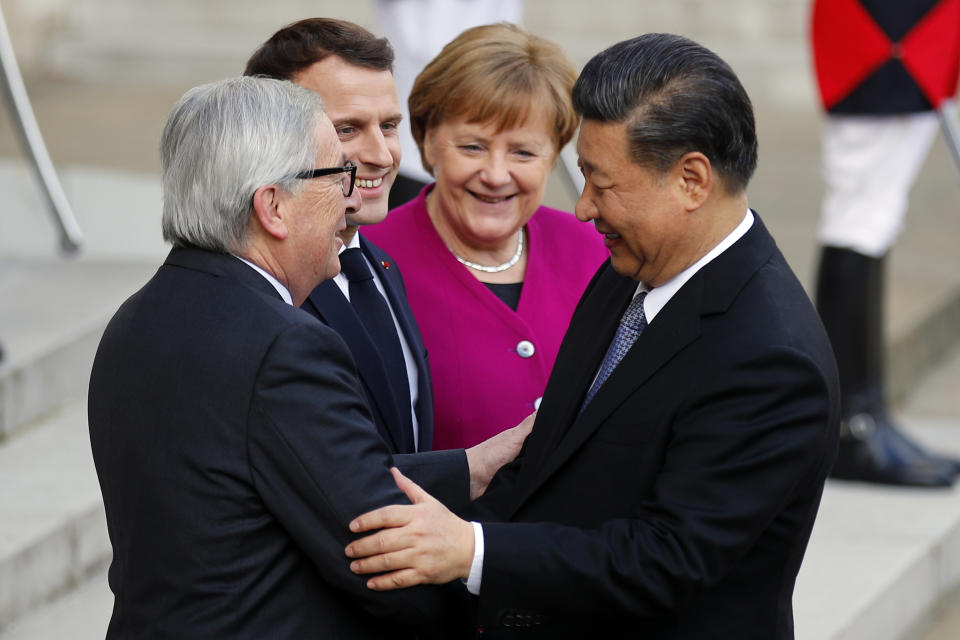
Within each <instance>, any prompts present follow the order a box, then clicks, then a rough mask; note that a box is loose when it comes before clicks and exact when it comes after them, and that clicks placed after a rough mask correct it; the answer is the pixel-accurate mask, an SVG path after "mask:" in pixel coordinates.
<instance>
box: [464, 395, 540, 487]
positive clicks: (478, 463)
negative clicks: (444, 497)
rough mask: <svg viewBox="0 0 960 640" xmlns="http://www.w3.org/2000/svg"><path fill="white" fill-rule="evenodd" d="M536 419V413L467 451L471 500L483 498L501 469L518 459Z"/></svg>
mask: <svg viewBox="0 0 960 640" xmlns="http://www.w3.org/2000/svg"><path fill="white" fill-rule="evenodd" d="M536 417H537V412H536V411H534V412H533V413H531V414H530V415H529V416H527V417H526V418H524V419H523V421H522V422H521V423H520V424H518V425H517V426H515V427H511V428H510V429H506V430H505V431H501V432H500V433H498V434H497V435H495V436H493V437H492V438H489V439H487V440H484V441H483V442H481V443H480V444H478V445H476V446H473V447H470V448H469V449H467V464H468V466H469V467H470V499H471V500H476V499H477V498H479V497H480V496H482V495H483V492H484V491H486V490H487V485H489V484H490V480H492V479H493V476H494V475H495V474H496V473H497V471H499V470H500V467H502V466H503V465H505V464H506V463H508V462H510V461H511V460H513V459H514V458H516V457H517V454H518V453H520V448H521V447H523V441H524V440H526V439H527V436H528V435H530V431H531V430H532V429H533V422H534V420H535V419H536Z"/></svg>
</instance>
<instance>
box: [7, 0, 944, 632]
mask: <svg viewBox="0 0 960 640" xmlns="http://www.w3.org/2000/svg"><path fill="white" fill-rule="evenodd" d="M808 5H809V3H808V1H807V0H777V1H775V2H771V1H770V0H731V1H730V2H722V3H718V2H716V1H710V0H676V1H675V2H657V3H653V2H640V3H637V2H635V0H608V1H606V2H602V3H594V4H583V3H568V4H565V5H564V6H563V8H562V10H559V11H558V10H557V9H556V8H555V6H554V3H553V2H550V1H548V0H527V3H526V6H527V17H526V24H527V26H528V27H529V28H531V29H532V30H534V31H536V32H538V33H542V34H544V35H546V36H548V37H550V38H552V39H554V40H556V41H558V42H560V43H561V44H563V46H564V47H565V48H567V50H568V52H569V53H570V55H571V57H572V58H573V59H574V61H575V62H576V63H578V64H582V63H583V62H585V61H586V59H587V58H589V57H590V56H591V55H592V54H593V53H595V52H597V51H598V50H600V49H601V48H603V47H605V46H607V45H609V44H611V43H613V42H615V41H617V40H619V39H622V38H624V37H628V36H631V35H634V34H636V33H641V32H645V31H673V32H680V33H685V34H687V35H690V36H691V37H694V38H696V39H699V40H700V41H702V42H703V43H704V44H706V45H708V46H710V47H713V48H715V49H716V50H717V51H718V52H719V53H721V55H723V56H724V57H725V58H726V59H727V60H728V61H729V62H730V63H731V65H732V66H733V67H734V68H735V69H736V70H737V71H738V73H739V74H740V75H741V77H742V79H743V81H744V84H745V85H746V86H747V89H748V91H749V92H750V93H751V96H752V97H753V98H754V101H755V104H756V108H757V117H758V127H759V134H760V142H761V154H760V167H759V169H758V172H757V175H756V177H755V179H754V181H753V183H752V186H751V189H750V201H751V205H752V206H753V207H754V208H755V209H756V210H757V211H758V212H759V213H760V215H761V216H762V217H763V219H764V221H765V223H766V224H767V226H768V227H769V228H770V229H771V231H772V232H773V234H774V236H775V237H776V238H777V240H778V242H779V244H780V246H781V248H782V249H783V251H784V253H785V255H786V256H787V258H788V260H789V261H790V263H791V265H792V266H793V267H794V270H795V271H796V272H797V273H798V275H799V276H800V277H801V279H802V280H804V281H805V282H810V281H811V280H812V275H813V267H814V262H815V245H816V239H815V229H816V222H817V217H818V215H819V212H818V206H819V198H820V194H821V189H822V187H821V186H820V179H819V175H818V167H819V161H818V152H819V148H818V118H817V112H816V107H815V101H814V99H813V94H812V81H811V80H810V75H809V62H808V60H807V57H806V55H807V54H806V48H805V44H804V43H805V29H806V23H807V11H808V8H809V7H808ZM28 8H29V11H28V10H27V9H28ZM4 9H5V12H6V15H7V19H8V21H9V22H10V23H11V32H12V35H13V37H14V41H15V45H18V46H20V45H23V47H22V49H21V50H22V51H23V52H24V53H25V54H26V62H27V64H28V65H29V66H31V67H32V68H33V69H34V70H35V72H36V73H37V74H40V75H42V76H43V77H44V78H45V79H46V82H47V83H48V84H47V85H46V86H45V89H44V91H43V92H37V93H34V94H33V97H34V100H35V108H36V110H37V114H38V119H39V120H40V124H41V127H42V129H43V130H44V134H45V136H46V137H47V140H48V144H49V145H50V148H51V153H52V154H53V156H54V161H55V162H57V163H58V165H61V164H66V166H65V167H63V166H62V167H61V169H62V173H61V179H62V181H63V183H64V188H65V190H66V191H67V195H68V197H70V199H71V202H72V204H73V207H74V210H75V211H76V213H77V217H78V219H79V221H80V224H81V226H82V227H83V229H84V231H85V232H86V234H87V237H88V244H87V247H86V250H85V252H84V254H83V256H82V257H81V258H79V259H74V260H69V261H67V260H63V259H60V258H58V257H57V256H56V255H55V253H54V247H55V245H56V240H55V236H54V234H53V232H52V231H51V230H50V225H49V223H48V221H47V220H46V212H45V211H44V210H43V203H42V201H41V200H40V198H39V195H38V194H37V191H36V185H35V183H34V182H33V179H32V176H31V175H30V174H29V173H28V172H27V171H26V170H25V169H24V168H23V166H22V162H20V161H19V160H18V159H16V153H17V151H16V150H15V148H16V147H15V144H14V145H13V147H12V148H11V146H10V145H9V144H5V143H4V141H3V139H2V137H3V135H2V132H0V156H7V157H5V158H0V191H2V192H3V193H4V194H5V204H4V209H3V211H0V343H2V344H3V347H4V351H5V353H6V359H5V360H4V361H3V362H2V363H0V640H37V639H40V638H43V639H47V638H61V637H64V638H67V637H68V638H75V639H78V640H84V639H86V638H98V637H103V634H104V631H105V628H106V624H107V621H108V619H109V615H110V607H111V606H112V598H111V596H110V594H109V591H108V589H107V588H106V574H105V567H106V565H107V563H108V561H109V557H110V547H109V541H108V538H107V535H106V527H105V523H104V517H103V506H102V502H101V499H100V493H99V487H98V485H97V482H96V475H95V472H94V469H93V464H92V460H91V455H90V448H89V441H88V438H87V426H86V411H85V404H84V398H85V395H86V386H87V380H88V376H89V370H90V364H91V361H92V358H93V354H94V351H95V348H96V344H97V342H98V339H99V336H100V333H101V332H102V330H103V327H104V326H105V323H106V322H107V320H108V319H109V317H110V316H111V315H112V313H113V312H114V311H115V309H116V308H117V306H118V305H119V304H120V303H121V302H122V301H123V300H124V299H125V298H126V297H127V296H128V295H130V294H131V293H132V292H133V291H135V290H136V289H137V288H138V287H139V286H140V285H141V284H142V283H143V282H145V281H146V280H147V279H148V278H149V277H150V275H151V274H152V273H153V272H154V270H155V269H156V267H157V265H158V264H159V262H160V261H161V260H162V257H163V255H164V253H165V247H164V246H163V244H162V242H161V241H160V239H159V210H160V191H159V187H158V184H159V180H158V178H157V176H156V174H155V172H152V173H151V171H153V170H154V167H155V162H156V161H155V155H156V152H155V149H156V142H155V140H152V139H151V140H147V139H146V138H147V137H149V136H144V131H155V132H157V133H158V132H159V130H160V124H161V123H160V122H159V117H158V116H157V113H156V112H157V110H156V109H154V110H153V111H150V110H149V108H148V104H147V103H148V102H149V100H150V98H149V97H145V96H147V95H148V94H145V93H143V92H140V93H135V92H129V91H117V90H114V89H111V88H109V87H107V86H106V85H104V86H102V87H101V86H98V85H96V84H95V83H96V82H104V81H106V80H109V81H110V82H112V83H115V86H124V83H126V84H128V85H135V84H137V83H139V84H141V85H151V86H152V85H154V84H160V83H170V85H174V86H182V88H183V89H185V88H187V87H188V86H190V85H191V84H194V83H197V82H202V81H207V80H212V79H215V78H218V77H222V76H224V75H228V74H233V73H237V72H239V70H240V67H241V66H242V63H243V61H244V60H245V59H246V56H247V55H248V54H249V52H250V51H251V50H252V49H253V48H254V47H255V46H256V45H257V43H259V42H260V41H262V40H263V39H264V38H265V37H267V36H268V35H269V34H270V33H271V32H272V31H273V30H274V29H275V28H277V27H279V26H280V25H282V24H284V23H285V22H289V21H292V20H295V19H298V18H301V17H304V16H307V15H335V16H339V17H344V18H347V19H352V20H355V21H358V22H361V23H362V24H365V25H367V26H370V27H372V28H376V27H375V25H376V15H375V12H374V10H373V4H372V2H369V1H368V2H359V3H347V4H344V3H342V2H339V3H335V2H331V1H329V0H315V1H310V2H308V1H307V0H286V1H285V2H284V3H281V4H280V5H279V6H278V5H276V3H274V4H273V5H265V4H263V3H257V2H253V1H252V0H239V1H234V2H229V3H228V2H226V0H210V1H208V2H194V1H193V0H171V1H170V2H166V3H155V2H148V1H147V0H88V1H86V2H79V3H78V2H70V1H69V0H44V1H43V2H39V1H38V0H11V1H10V2H5V3H4ZM18 9H19V22H18V23H16V24H21V25H27V26H30V25H41V26H43V28H38V29H35V30H34V31H33V32H30V30H28V29H19V30H15V29H14V23H15V21H16V20H17V11H18ZM51 16H52V17H51ZM31 33H32V35H31ZM31 52H33V56H32V59H31ZM59 77H69V78H72V79H73V81H74V82H80V81H82V82H85V83H87V84H85V85H83V86H85V87H87V88H86V89H84V93H82V95H80V99H78V94H77V93H75V92H71V91H74V90H71V89H69V88H68V89H67V90H65V91H64V90H61V89H59V88H58V85H57V82H56V78H59ZM170 85H168V86H170ZM78 86H79V85H78ZM91 87H92V88H91ZM31 88H32V87H30V86H28V90H30V89H31ZM179 92H180V90H178V91H175V92H173V93H174V94H175V95H173V96H169V97H168V96H167V95H165V94H160V95H159V98H158V99H161V100H163V101H164V102H166V103H168V104H172V100H173V99H175V97H176V95H179ZM65 105H66V106H65ZM67 107H69V108H67ZM81 111H82V112H83V113H86V114H89V112H94V114H93V115H92V116H89V117H87V119H83V118H82V117H80V115H82V114H79V112H81ZM148 112H149V117H147V115H146V114H147V113H148ZM98 118H99V119H98ZM2 123H3V120H2V118H0V124H2ZM130 141H135V142H136V144H130ZM125 143H126V144H125ZM11 149H13V150H11ZM90 158H95V161H93V162H91V160H90ZM64 161H67V162H66V163H65V162H64ZM94 165H95V166H94ZM131 168H136V169H142V170H144V171H146V173H136V172H133V171H130V169H131ZM546 201H547V203H548V204H550V205H553V206H557V207H560V208H564V209H567V210H569V209H571V207H572V200H571V198H570V196H569V194H567V193H566V192H565V191H564V189H563V187H562V183H561V182H560V181H559V180H556V179H554V180H552V181H551V183H550V187H549V188H548V193H547V198H546ZM958 212H960V186H958V180H957V174H956V171H955V169H954V168H953V166H952V165H951V163H950V159H949V157H948V155H947V153H946V151H945V149H944V148H943V145H942V144H941V143H937V144H936V145H935V147H934V149H933V151H932V153H931V155H930V157H929V158H928V161H927V163H926V165H925V167H924V169H923V172H922V173H921V176H920V179H919V180H918V182H917V185H916V186H915V189H914V193H913V196H912V200H911V211H910V214H909V219H908V222H907V230H906V232H905V234H904V236H903V237H902V239H901V240H900V241H899V242H898V244H897V247H896V250H895V251H894V253H893V256H892V259H891V264H890V276H891V282H890V296H889V300H888V309H887V314H888V317H889V349H890V351H889V353H890V359H889V369H890V383H891V384H890V387H891V392H892V394H893V396H894V397H895V398H896V399H897V400H898V401H899V404H898V407H899V410H900V415H901V416H902V419H903V421H904V424H905V425H906V426H907V428H908V429H910V430H911V432H912V433H913V434H915V435H916V436H917V437H918V438H920V439H921V440H922V441H924V442H926V443H928V444H929V445H931V446H932V447H934V448H936V449H938V450H942V451H952V452H954V453H955V454H957V455H960V351H958V347H957V345H960V253H958V252H957V251H956V244H957V238H960V213H958ZM958 585H960V488H958V489H953V490H947V491H915V490H914V491H911V490H898V489H889V488H879V487H871V486H860V485H856V484H842V483H829V484H828V487H827V490H826V493H825V495H824V501H823V506H822V508H821V513H820V517H819V519H818V522H817V525H816V527H815V529H814V533H813V537H812V539H811V544H810V548H809V550H808V553H807V558H806V561H805V563H804V567H803V569H802V571H801V575H800V578H799V581H798V585H797V591H796V598H795V617H796V629H797V638H798V639H799V640H861V639H862V640H906V639H909V638H921V637H922V636H921V634H922V633H923V630H924V628H925V627H926V626H927V624H928V623H929V621H930V619H931V617H932V616H933V615H934V613H935V612H936V610H937V607H938V606H939V603H940V602H941V601H942V599H944V598H946V597H948V595H949V594H950V593H951V591H952V590H953V589H956V588H957V586H958ZM944 637H960V631H957V635H955V636H944ZM925 640H926V639H925Z"/></svg>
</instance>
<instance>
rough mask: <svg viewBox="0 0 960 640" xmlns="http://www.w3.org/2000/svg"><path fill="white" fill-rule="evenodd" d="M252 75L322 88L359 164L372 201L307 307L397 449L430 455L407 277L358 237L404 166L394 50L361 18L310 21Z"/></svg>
mask: <svg viewBox="0 0 960 640" xmlns="http://www.w3.org/2000/svg"><path fill="white" fill-rule="evenodd" d="M244 74H245V75H261V76H267V77H271V78H278V79H281V80H290V81H292V82H296V83H297V84H299V85H301V86H304V87H306V88H307V89H310V90H312V91H315V92H316V93H318V94H319V95H320V97H321V98H322V99H323V103H324V108H325V110H326V113H327V115H328V116H329V117H330V119H331V120H332V121H333V125H334V128H335V129H336V131H337V135H338V136H339V138H340V142H341V144H342V145H343V150H344V153H346V154H347V158H348V159H349V160H350V162H352V163H354V164H355V165H357V191H359V192H360V194H361V195H362V197H363V204H362V206H361V207H360V208H359V209H358V210H356V211H353V212H350V213H348V215H347V228H346V229H345V230H344V231H342V232H340V237H341V239H342V240H343V244H344V249H343V250H342V254H341V256H340V262H341V264H342V266H343V270H342V271H341V273H340V274H339V275H337V276H336V277H334V278H332V279H330V280H326V281H324V282H322V283H320V285H319V286H318V287H317V288H316V289H314V290H313V291H312V292H311V293H310V295H309V296H308V297H307V299H306V301H305V302H304V304H303V308H304V309H305V310H306V311H309V312H310V313H311V314H313V315H315V316H316V317H317V318H319V319H320V320H322V321H323V322H324V323H326V324H327V325H329V326H330V327H332V328H333V329H334V330H336V331H337V333H339V334H340V336H341V337H342V338H343V339H344V341H345V342H346V343H347V346H348V347H349V348H350V351H351V353H352V354H353V357H354V360H356V362H357V368H358V370H359V373H360V380H361V381H362V382H363V390H364V393H365V394H366V396H367V400H368V402H369V404H370V408H371V411H372V413H373V418H374V422H375V423H376V425H377V429H378V430H379V431H380V434H381V435H382V436H383V439H384V440H385V441H386V442H387V444H388V446H389V447H390V450H391V451H392V452H394V453H412V452H414V451H430V450H431V448H432V443H433V395H432V383H431V381H430V368H429V366H428V362H427V353H426V348H425V347H424V344H423V339H422V338H421V337H420V330H419V329H418V328H417V323H416V320H415V319H414V317H413V311H412V310H411V309H410V304H409V303H408V302H407V294H406V290H405V289H404V285H403V278H402V277H401V275H400V271H399V269H398V268H397V266H396V264H395V263H394V262H393V259H392V258H391V257H390V256H389V255H387V254H386V253H385V252H384V251H382V250H381V249H380V248H379V247H377V246H376V245H374V244H373V243H372V242H370V241H369V240H367V239H366V238H363V237H362V236H361V235H360V234H359V233H357V229H358V227H359V226H362V225H366V224H376V223H378V222H380V221H382V220H383V219H384V218H385V217H386V215H387V199H388V196H389V194H390V187H391V186H392V185H393V182H394V180H395V179H396V177H397V169H398V167H399V166H400V153H401V151H400V139H399V136H398V129H397V127H398V126H399V124H400V119H401V118H402V115H401V112H400V105H399V104H398V102H397V88H396V84H395V83H394V80H393V49H391V47H390V43H389V42H387V40H386V39H384V38H377V37H376V36H374V35H373V34H372V33H370V32H369V31H367V30H366V29H364V28H363V27H360V26H358V25H356V24H353V23H352V22H347V21H345V20H334V19H328V18H308V19H305V20H301V21H299V22H295V23H293V24H291V25H288V26H286V27H284V28H282V29H280V30H279V31H277V32H276V33H275V34H273V35H272V36H271V37H270V39H269V40H267V41H266V42H264V43H263V45H261V47H260V48H259V49H257V51H256V52H255V53H254V54H253V55H252V56H251V57H250V60H249V61H248V62H247V67H246V69H245V71H244ZM370 275H372V279H371V278H370ZM364 287H366V290H365V289H364Z"/></svg>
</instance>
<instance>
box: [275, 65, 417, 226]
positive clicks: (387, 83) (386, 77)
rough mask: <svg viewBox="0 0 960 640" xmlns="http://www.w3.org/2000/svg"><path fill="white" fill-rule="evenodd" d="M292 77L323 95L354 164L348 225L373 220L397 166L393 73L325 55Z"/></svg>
mask: <svg viewBox="0 0 960 640" xmlns="http://www.w3.org/2000/svg"><path fill="white" fill-rule="evenodd" d="M293 80H294V82H296V83H297V84H299V85H301V86H303V87H306V88H307V89H310V90H311V91H314V92H316V93H318V94H319V95H320V97H321V98H322V99H323V103H324V110H325V112H326V114H327V115H328V116H329V117H330V120H331V121H332V122H333V126H334V128H335V129H336V132H337V136H338V137H339V139H340V143H341V144H342V145H343V151H344V153H346V154H347V158H348V159H349V160H350V161H351V162H353V163H354V164H356V165H357V183H356V190H357V191H358V192H359V193H360V195H361V196H362V197H363V204H362V206H361V207H360V209H359V211H357V212H356V213H351V214H350V215H348V216H347V223H348V224H349V225H351V226H355V225H364V224H376V223H377V222H380V221H382V220H383V219H384V218H385V217H386V215H387V198H388V196H389V194H390V187H391V186H393V181H394V179H396V177H397V168H398V167H399V166H400V139H399V137H398V135H397V126H398V125H399V124H400V119H401V117H402V116H401V114H400V105H399V103H398V102H397V87H396V84H394V81H393V74H391V73H390V72H389V71H377V70H375V69H370V68H368V67H361V66H358V65H354V64H350V63H348V62H346V61H344V60H343V58H340V57H338V56H329V57H327V58H325V59H323V60H321V61H320V62H315V63H314V64H312V65H310V66H309V67H307V68H306V69H305V70H303V71H301V72H300V73H298V74H297V75H296V76H295V77H294V78H293Z"/></svg>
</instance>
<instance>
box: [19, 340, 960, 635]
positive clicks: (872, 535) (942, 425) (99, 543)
mask: <svg viewBox="0 0 960 640" xmlns="http://www.w3.org/2000/svg"><path fill="white" fill-rule="evenodd" d="M954 360H955V361H956V362H957V364H960V358H954ZM954 368H955V369H957V371H960V367H958V366H957V365H956V364H955V365H954ZM957 381H958V382H960V378H958V379H957ZM905 425H906V428H907V429H908V430H909V431H910V433H911V434H912V435H914V436H916V437H918V438H920V439H921V440H922V441H923V442H924V443H926V444H928V445H930V446H932V447H935V448H936V449H937V450H939V451H944V452H946V451H952V452H953V453H954V454H957V455H960V419H950V420H943V419H931V418H913V417H909V416H907V417H906V418H905ZM74 426H76V425H74ZM77 431H83V435H84V436H85V429H72V433H71V434H69V436H68V437H67V438H66V439H64V440H63V441H62V442H61V440H60V438H62V437H63V436H66V435H68V434H66V433H62V432H59V433H58V436H56V437H55V436H53V435H51V436H50V437H49V440H52V441H56V442H57V443H58V445H57V446H63V445H70V446H71V448H72V447H73V446H75V445H76V443H72V444H71V443H69V442H68V440H69V439H70V438H73V439H77V433H76V432H77ZM48 444H50V442H48ZM83 444H84V445H86V442H85V441H84V442H83ZM78 448H79V447H78ZM73 450H74V454H75V457H76V458H77V459H78V460H79V459H81V458H84V459H86V460H87V462H89V453H88V452H87V451H84V452H82V455H81V454H80V453H79V452H78V449H73ZM3 461H4V458H3V454H2V452H0V462H3ZM68 466H70V467H76V466H82V464H80V465H78V464H77V463H76V462H72V463H70V464H69V465H68ZM76 475H77V477H78V479H80V484H81V485H84V489H83V490H82V491H81V490H79V489H76V490H72V491H71V493H72V494H74V495H73V498H71V499H70V500H65V499H61V500H57V502H58V503H64V504H66V503H68V502H70V503H73V507H74V508H73V513H75V514H76V516H75V520H77V521H78V524H75V525H66V524H64V523H61V524H59V525H56V524H54V523H53V521H54V520H56V518H50V520H51V523H50V524H49V525H48V526H47V527H46V528H45V530H44V531H43V533H42V534H41V531H40V527H36V528H35V529H36V531H37V533H36V535H37V538H38V539H39V538H41V537H42V538H43V539H42V540H41V541H38V542H35V543H33V544H32V545H26V544H24V545H21V548H23V549H24V551H22V552H21V554H22V556H24V557H25V559H24V560H20V561H14V560H12V559H9V557H8V555H4V556H3V561H2V564H0V577H2V578H3V582H0V584H16V585H18V589H17V591H18V592H19V593H18V596H17V598H16V600H15V602H14V603H13V605H11V604H8V603H7V600H9V599H10V598H11V596H10V595H9V594H6V593H4V594H3V600H2V601H0V608H2V609H0V610H3V611H10V610H12V609H13V607H15V606H19V607H20V611H22V610H23V609H22V607H23V606H24V605H26V604H27V602H26V598H25V596H23V595H22V593H23V592H27V593H32V594H35V595H34V598H35V599H36V598H38V597H39V596H38V595H36V594H39V593H40V592H43V591H45V592H46V593H47V594H55V593H58V592H60V591H63V590H64V588H65V587H66V586H69V585H71V584H73V583H74V582H75V581H78V580H79V582H77V587H76V588H75V589H72V590H69V591H68V592H66V593H64V594H63V595H62V596H61V597H59V598H56V599H54V600H53V601H51V602H49V603H46V604H44V605H42V606H39V607H37V608H36V609H34V610H33V611H31V612H29V613H28V614H27V615H23V616H21V617H18V618H14V619H13V620H12V622H10V623H9V624H7V626H6V627H0V640H46V639H48V638H59V637H70V638H73V639H74V640H87V639H89V640H94V639H95V638H102V637H103V635H104V630H105V628H106V625H107V622H108V621H109V618H110V611H111V608H112V606H113V599H112V596H111V594H110V593H109V590H108V588H107V583H106V571H105V570H104V568H103V563H104V562H105V559H106V558H107V557H108V553H109V548H108V546H107V544H108V543H107V540H106V536H105V533H104V532H103V528H104V527H103V523H102V517H103V516H102V507H100V506H99V505H97V504H93V503H94V502H96V501H97V500H98V498H99V494H98V492H97V491H96V490H95V489H96V487H95V486H93V485H95V478H92V477H91V476H92V474H91V473H90V469H87V470H85V471H82V472H80V473H77V474H76ZM44 484H49V481H48V480H43V481H42V482H38V483H37V484H36V485H35V486H37V489H38V490H40V491H43V492H44V493H43V495H46V492H47V491H48V488H47V487H46V486H41V485H44ZM57 484H58V487H59V488H58V489H56V490H55V491H54V493H55V494H57V495H59V494H60V493H61V492H62V491H63V487H64V486H66V481H65V479H64V481H63V482H58V483H57ZM81 493H82V494H83V495H82V496H81V495H80V494H81ZM24 501H25V502H27V503H28V504H30V501H29V500H28V499H27V497H26V496H24ZM21 509H23V507H21ZM61 520H62V518H61ZM0 522H2V521H0ZM19 526H20V528H21V529H23V528H24V525H19ZM0 530H2V531H4V533H5V534H6V532H5V528H4V529H0ZM25 535H26V534H24V535H23V536H21V537H24V536H25ZM4 537H6V535H4ZM28 547H29V549H30V550H29V551H27V548H28ZM66 549H69V550H70V551H69V553H68V552H67V551H66ZM42 553H50V554H53V555H55V556H56V557H57V558H59V559H60V560H61V562H62V564H63V569H62V570H61V571H60V572H59V573H55V572H54V571H53V569H52V567H51V566H50V565H51V564H52V563H43V564H42V566H38V565H39V563H37V562H36V561H35V558H38V557H39V556H40V555H41V554H42ZM10 564H13V565H15V566H16V568H17V569H18V570H19V572H18V573H12V572H10V571H9V570H8V568H7V566H8V565H10ZM98 567H99V568H98ZM84 576H85V578H84ZM13 581H15V582H13ZM958 584H960V487H957V488H954V489H952V490H934V491H924V490H911V489H897V488H889V487H883V488H881V487H876V486H868V485H860V484H857V483H842V482H836V481H830V482H828V484H827V488H826V490H825V492H824V498H823V503H822V506H821V509H820V515H819V517H818V520H817V523H816V526H815V528H814V532H813V536H812V538H811V541H810V546H809V549H808V551H807V555H806V558H805V560H804V564H803V567H802V569H801V572H800V576H799V578H798V581H797V588H796V593H795V597H794V615H795V621H796V637H797V640H905V639H907V638H911V639H913V638H921V637H923V636H921V635H918V634H919V633H920V632H921V631H922V630H923V629H924V628H926V627H927V626H929V624H930V619H931V617H932V615H933V613H934V611H935V607H936V606H937V604H938V602H939V601H940V600H941V599H942V598H944V597H945V596H947V595H948V594H950V593H951V592H952V590H955V589H956V588H957V585H958ZM2 621H3V619H2V618H0V622H2ZM947 637H950V636H947Z"/></svg>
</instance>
